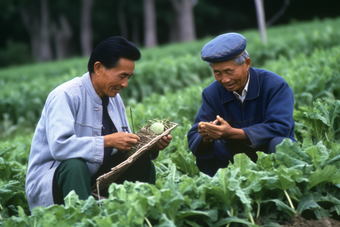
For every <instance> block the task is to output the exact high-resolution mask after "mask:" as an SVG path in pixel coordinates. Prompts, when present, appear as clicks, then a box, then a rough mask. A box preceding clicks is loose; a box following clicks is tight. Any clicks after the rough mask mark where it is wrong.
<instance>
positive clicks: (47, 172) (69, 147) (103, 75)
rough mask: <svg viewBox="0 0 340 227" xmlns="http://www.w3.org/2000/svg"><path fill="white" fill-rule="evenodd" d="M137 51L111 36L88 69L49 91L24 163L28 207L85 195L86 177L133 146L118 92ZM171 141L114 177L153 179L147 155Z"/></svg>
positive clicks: (87, 193)
mask: <svg viewBox="0 0 340 227" xmlns="http://www.w3.org/2000/svg"><path fill="white" fill-rule="evenodd" d="M140 55H141V54H140V52H139V50H138V48H137V47H136V46H135V45H134V44H132V43H131V42H129V41H127V40H126V39H124V38H122V37H110V38H108V39H106V40H104V41H102V42H101V43H100V44H98V46H96V48H95V49H94V50H93V52H92V54H91V56H90V59H89V62H88V72H87V73H85V74H84V75H83V76H82V77H77V78H74V79H72V80H70V81H68V82H66V83H64V84H62V85H60V86H58V87H57V88H56V89H54V90H53V91H52V92H51V93H50V94H49V96H48V98H47V100H46V103H45V106H44V109H43V111H42V115H41V118H40V120H39V122H38V125H37V127H36V130H35V133H34V136H33V141H32V146H31V152H30V157H29V163H28V171H27V176H26V196H27V200H28V203H29V206H30V209H31V210H32V209H33V208H34V207H36V206H50V205H53V204H62V203H63V198H64V197H65V196H66V195H67V194H68V193H69V192H70V191H71V190H75V192H76V193H77V194H78V196H79V198H80V199H87V198H88V197H89V196H90V195H91V181H92V182H93V181H94V180H95V179H96V177H97V176H98V175H101V174H103V173H105V172H108V171H109V170H110V169H111V168H112V167H113V166H115V165H117V164H119V163H120V162H121V161H123V158H122V152H123V151H128V150H130V149H131V147H132V146H134V145H136V144H137V142H138V141H139V139H140V138H139V137H138V136H137V135H135V134H132V133H131V130H130V127H129V124H128V120H127V117H126V113H125V107H124V105H123V101H122V99H121V97H120V95H119V92H120V91H121V90H122V89H123V88H126V87H127V86H128V81H129V79H130V78H131V76H132V74H133V71H134V68H135V61H137V60H138V59H139V58H140ZM171 139H172V137H171V135H168V136H165V137H163V138H162V139H161V140H160V141H159V142H158V143H157V144H156V145H155V146H154V147H153V148H151V149H150V151H149V153H146V154H145V155H143V156H142V157H141V158H139V159H138V160H137V161H136V162H135V163H134V164H133V165H132V166H130V167H129V169H130V170H129V169H128V170H127V172H126V174H125V175H122V176H121V177H120V178H119V179H118V181H120V182H123V181H124V180H130V181H137V180H138V181H143V182H149V183H154V182H155V167H154V165H153V163H152V161H151V159H154V158H156V157H157V155H158V151H159V150H163V149H164V148H166V147H167V146H168V144H169V143H170V141H171ZM113 150H114V151H118V152H112V151H113ZM131 169H132V170H134V169H137V171H131Z"/></svg>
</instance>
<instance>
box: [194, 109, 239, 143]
mask: <svg viewBox="0 0 340 227" xmlns="http://www.w3.org/2000/svg"><path fill="white" fill-rule="evenodd" d="M218 122H219V123H220V125H217V123H218ZM197 127H198V133H199V134H200V135H201V136H202V138H203V142H213V141H214V140H218V139H223V138H228V135H229V134H230V133H231V130H232V129H233V128H232V127H231V126H230V125H229V123H228V122H226V121H225V120H224V119H223V118H221V117H220V116H218V115H217V116H216V120H214V121H210V122H203V121H201V122H200V123H198V126H197Z"/></svg>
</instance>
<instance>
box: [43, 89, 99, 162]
mask: <svg viewBox="0 0 340 227" xmlns="http://www.w3.org/2000/svg"><path fill="white" fill-rule="evenodd" d="M78 106H79V100H78V99H77V97H76V96H72V95H70V93H69V92H65V91H58V93H57V94H54V95H52V96H51V97H50V99H48V102H47V105H46V113H45V114H46V118H45V119H46V136H47V140H48V144H49V149H50V151H51V155H52V157H53V158H54V159H55V160H57V161H63V160H67V159H71V158H82V159H84V160H85V161H86V162H90V163H102V162H103V156H104V137H103V136H83V137H78V136H77V135H76V131H75V121H76V120H75V119H76V114H77V111H78Z"/></svg>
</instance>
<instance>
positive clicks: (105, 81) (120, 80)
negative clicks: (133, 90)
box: [91, 58, 135, 98]
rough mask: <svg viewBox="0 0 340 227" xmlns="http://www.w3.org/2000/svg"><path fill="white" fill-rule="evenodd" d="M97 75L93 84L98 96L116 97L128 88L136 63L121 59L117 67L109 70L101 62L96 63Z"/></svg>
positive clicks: (93, 79)
mask: <svg viewBox="0 0 340 227" xmlns="http://www.w3.org/2000/svg"><path fill="white" fill-rule="evenodd" d="M94 68H95V73H96V75H94V76H93V78H91V79H92V83H93V87H94V89H95V91H96V92H97V94H98V96H99V97H101V98H103V97H104V96H109V97H115V96H116V95H117V94H118V93H119V92H120V90H122V89H123V88H126V87H127V86H128V82H129V79H130V77H131V76H132V74H133V70H134V69H135V62H134V61H132V60H129V59H127V58H120V59H119V61H118V64H117V66H115V67H113V68H111V69H108V68H106V67H105V66H104V65H102V64H101V63H100V62H96V63H95V66H94Z"/></svg>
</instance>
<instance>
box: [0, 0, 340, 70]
mask: <svg viewBox="0 0 340 227" xmlns="http://www.w3.org/2000/svg"><path fill="white" fill-rule="evenodd" d="M262 3H263V7H264V14H265V20H266V26H277V25H282V24H287V23H291V22H292V21H294V20H297V21H307V20H312V19H315V18H319V19H323V18H326V17H338V16H339V15H340V12H339V10H338V9H339V6H340V2H339V1H338V0H323V1H318V0H262ZM256 18H257V17H256V9H255V3H254V0H112V1H108V0H102V1H98V0H97V1H96V0H75V1H67V0H57V1H52V0H1V1H0V31H2V32H1V36H0V67H6V66H10V65H18V64H24V63H31V62H40V61H51V60H59V59H65V58H69V57H75V56H88V55H89V54H90V53H91V51H92V49H93V47H94V46H95V45H97V44H98V43H99V42H100V41H102V40H103V39H105V38H107V37H110V36H116V35H120V36H123V37H125V38H127V39H128V40H130V41H132V42H133V43H135V44H137V45H138V46H139V47H142V48H150V47H155V46H159V45H164V44H168V43H174V42H189V41H193V40H195V39H199V38H204V37H206V36H216V35H219V34H221V33H224V32H229V31H241V30H244V29H256V28H257V27H258V25H257V19H256ZM339 28H340V25H339Z"/></svg>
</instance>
